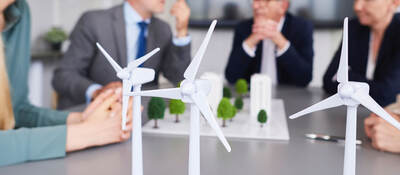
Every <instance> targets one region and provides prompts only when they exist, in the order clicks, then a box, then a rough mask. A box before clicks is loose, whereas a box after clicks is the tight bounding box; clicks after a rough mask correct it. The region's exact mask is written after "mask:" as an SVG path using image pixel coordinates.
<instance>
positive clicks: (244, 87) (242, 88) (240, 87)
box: [235, 79, 248, 97]
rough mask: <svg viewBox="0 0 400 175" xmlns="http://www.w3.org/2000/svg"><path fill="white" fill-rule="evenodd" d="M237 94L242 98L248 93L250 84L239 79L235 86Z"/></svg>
mask: <svg viewBox="0 0 400 175" xmlns="http://www.w3.org/2000/svg"><path fill="white" fill-rule="evenodd" d="M235 90H236V93H237V94H239V95H240V96H241V97H243V95H245V94H246V93H247V92H248V84H247V81H246V80H245V79H239V80H238V81H236V84H235Z"/></svg>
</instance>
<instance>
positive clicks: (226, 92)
mask: <svg viewBox="0 0 400 175" xmlns="http://www.w3.org/2000/svg"><path fill="white" fill-rule="evenodd" d="M223 96H224V98H228V99H231V98H232V92H231V90H230V89H229V88H228V87H224V91H223Z"/></svg>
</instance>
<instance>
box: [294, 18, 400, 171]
mask: <svg viewBox="0 0 400 175" xmlns="http://www.w3.org/2000/svg"><path fill="white" fill-rule="evenodd" d="M343 28H344V29H343V43H342V54H341V58H340V63H339V69H338V72H337V80H338V82H339V83H340V84H339V86H338V93H337V94H335V95H333V96H331V97H329V98H327V99H325V100H323V101H321V102H319V103H317V104H315V105H313V106H310V107H308V108H306V109H305V110H303V111H300V112H299V113H296V114H294V115H292V116H290V119H295V118H298V117H300V116H303V115H306V114H309V113H311V112H315V111H319V110H323V109H328V108H333V107H337V106H341V105H346V106H347V122H346V142H345V151H344V167H343V174H344V175H355V173H356V136H357V134H356V132H357V107H358V105H360V104H361V105H363V106H365V107H366V108H367V109H369V110H370V111H372V112H373V113H375V114H377V115H378V116H380V117H381V118H383V119H384V120H386V121H387V122H389V123H390V124H391V125H393V126H394V127H396V128H397V129H399V130H400V123H398V122H397V121H396V120H395V119H393V118H392V117H391V116H390V115H389V114H388V113H387V112H386V111H385V110H384V109H383V108H382V107H380V106H379V104H378V103H376V102H375V101H374V99H372V97H370V96H369V85H368V84H367V83H360V82H352V81H349V80H348V63H347V62H348V61H347V59H348V18H346V19H345V20H344V27H343Z"/></svg>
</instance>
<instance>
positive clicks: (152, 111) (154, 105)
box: [147, 97, 165, 129]
mask: <svg viewBox="0 0 400 175" xmlns="http://www.w3.org/2000/svg"><path fill="white" fill-rule="evenodd" d="M164 112H165V102H164V100H163V99H162V98H159V97H152V98H151V99H150V102H149V106H148V109H147V115H148V116H149V119H150V120H154V127H153V128H154V129H157V128H158V123H157V120H159V119H163V118H164Z"/></svg>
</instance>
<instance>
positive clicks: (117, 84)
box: [92, 81, 122, 100]
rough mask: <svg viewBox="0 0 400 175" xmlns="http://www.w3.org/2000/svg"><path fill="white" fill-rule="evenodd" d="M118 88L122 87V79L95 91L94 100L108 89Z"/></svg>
mask: <svg viewBox="0 0 400 175" xmlns="http://www.w3.org/2000/svg"><path fill="white" fill-rule="evenodd" d="M118 88H122V83H121V82H120V81H114V82H111V83H109V84H107V85H106V86H104V87H103V88H101V89H98V90H96V91H94V92H93V95H92V100H94V99H96V97H97V96H99V95H100V94H102V93H103V92H105V91H107V90H116V89H118Z"/></svg>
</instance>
